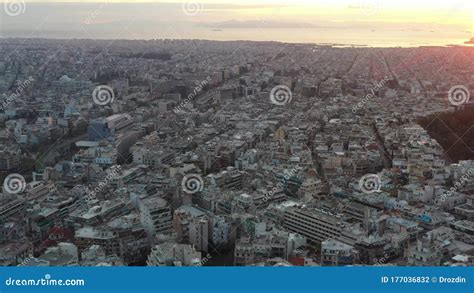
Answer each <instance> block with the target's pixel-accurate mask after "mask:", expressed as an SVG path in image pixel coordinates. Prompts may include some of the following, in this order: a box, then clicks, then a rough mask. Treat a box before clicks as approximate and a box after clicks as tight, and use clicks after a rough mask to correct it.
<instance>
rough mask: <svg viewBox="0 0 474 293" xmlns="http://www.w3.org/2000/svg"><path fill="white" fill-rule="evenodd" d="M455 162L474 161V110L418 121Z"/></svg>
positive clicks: (429, 117) (434, 116) (432, 116)
mask: <svg viewBox="0 0 474 293" xmlns="http://www.w3.org/2000/svg"><path fill="white" fill-rule="evenodd" d="M418 122H419V123H420V125H421V126H422V127H423V128H424V129H425V130H426V131H428V133H429V135H430V136H431V137H432V138H434V139H436V140H437V141H438V142H439V143H440V144H441V146H442V147H443V149H444V150H445V152H447V156H448V157H449V159H451V160H452V161H453V162H458V161H459V160H474V108H473V107H470V108H468V109H465V110H462V111H456V112H454V113H444V114H441V115H431V116H428V117H425V118H422V119H420V120H419V121H418Z"/></svg>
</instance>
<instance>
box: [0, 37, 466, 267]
mask: <svg viewBox="0 0 474 293" xmlns="http://www.w3.org/2000/svg"><path fill="white" fill-rule="evenodd" d="M0 48H1V51H2V52H4V54H2V55H1V56H0V91H1V93H3V95H2V98H1V100H0V102H1V103H0V126H1V127H0V172H1V173H0V179H1V180H2V181H1V182H3V184H2V187H3V188H2V193H1V198H0V263H1V265H2V266H348V265H351V266H472V265H473V264H474V161H473V160H474V151H473V149H474V144H473V141H472V138H470V137H472V135H473V133H472V132H471V128H472V127H473V126H474V120H473V119H472V117H474V115H473V113H474V102H473V101H472V100H471V99H470V92H471V90H472V89H474V79H473V77H474V66H472V60H474V49H473V48H471V47H466V46H446V47H435V46H431V47H430V46H426V47H417V48H369V47H355V46H337V45H314V44H295V43H293V44H290V43H279V42H248V41H222V42H218V41H204V40H170V39H160V40H148V41H140V40H115V41H107V40H74V39H71V40H52V39H51V40H48V39H34V38H30V39H17V38H16V39H15V38H11V39H0ZM440 115H443V117H462V116H463V115H464V116H466V117H470V120H469V119H468V121H467V122H466V121H464V120H463V122H459V121H461V120H459V121H458V123H464V124H463V125H461V126H462V127H463V128H462V129H463V130H467V131H461V132H459V131H458V128H451V127H449V129H448V130H449V133H452V134H453V137H454V141H452V140H450V141H447V140H446V141H442V142H441V141H438V140H441V139H438V140H436V139H434V137H436V135H437V134H436V132H437V131H439V127H440V126H437V127H435V128H433V127H430V126H431V125H447V124H448V122H444V121H445V120H444V119H441V118H439V117H441V116H440ZM466 123H467V124H466ZM449 125H450V126H451V124H449ZM446 127H447V128H448V126H446ZM438 136H439V134H438ZM453 147H454V150H456V153H453V152H452V150H453ZM458 149H463V151H457V150H458Z"/></svg>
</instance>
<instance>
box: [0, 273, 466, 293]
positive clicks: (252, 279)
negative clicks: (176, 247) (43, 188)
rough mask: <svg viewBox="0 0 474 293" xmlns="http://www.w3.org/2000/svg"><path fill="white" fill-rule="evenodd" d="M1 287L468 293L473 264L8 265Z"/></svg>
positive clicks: (21, 289)
mask: <svg viewBox="0 0 474 293" xmlns="http://www.w3.org/2000/svg"><path fill="white" fill-rule="evenodd" d="M0 277H1V282H2V283H1V285H0V292H1V293H5V292H6V293H8V292H62V291H64V292H166V293H167V292H219V293H222V292H239V293H241V292H245V293H247V292H259V293H261V292H272V293H277V292H285V293H288V292H328V293H329V292H331V293H334V292H345V293H347V292H417V293H419V292H429V293H435V292H443V293H446V292H466V293H474V285H473V283H472V281H473V280H472V279H473V278H474V268H472V267H449V268H447V267H442V268H432V267H429V268H425V267H334V268H327V267H313V268H295V267H291V268H290V267H288V268H283V267H278V268H276V267H273V268H268V267H245V268H244V267H241V268H236V267H232V268H227V267H220V268H211V267H194V268H169V267H167V268H161V267H67V268H65V267H41V268H39V267H35V268H27V267H3V268H1V269H0Z"/></svg>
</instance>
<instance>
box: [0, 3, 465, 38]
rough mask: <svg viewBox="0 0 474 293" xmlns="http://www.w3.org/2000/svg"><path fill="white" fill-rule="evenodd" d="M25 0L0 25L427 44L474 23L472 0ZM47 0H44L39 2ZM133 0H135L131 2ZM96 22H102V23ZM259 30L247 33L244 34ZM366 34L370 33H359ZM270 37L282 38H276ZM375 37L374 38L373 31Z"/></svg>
mask: <svg viewBox="0 0 474 293" xmlns="http://www.w3.org/2000/svg"><path fill="white" fill-rule="evenodd" d="M10 1H22V0H10ZM23 2H25V3H26V4H25V8H26V9H25V13H24V14H23V15H20V16H18V17H10V18H9V17H7V18H1V19H0V25H3V28H4V29H5V30H6V32H10V31H22V32H24V33H26V32H27V31H28V30H29V29H31V27H38V26H39V25H41V27H42V28H44V29H45V30H49V31H57V30H59V29H65V27H70V29H71V31H74V30H75V29H77V28H76V27H75V26H76V25H77V24H79V23H83V22H84V18H89V19H90V21H89V22H88V25H89V26H88V27H87V29H88V30H90V32H91V33H94V32H98V33H102V34H104V35H103V36H102V35H101V37H106V35H105V30H104V26H106V25H112V24H120V23H121V24H125V23H127V24H128V23H130V22H133V26H132V29H133V28H135V29H136V30H137V31H138V32H139V27H140V25H142V26H148V27H147V30H150V24H151V23H153V24H154V25H155V24H158V23H161V24H164V25H166V26H168V27H169V26H172V28H173V29H176V30H178V31H179V30H180V29H181V31H180V32H179V33H181V34H185V36H184V37H186V38H189V37H192V36H193V35H192V33H191V31H190V30H187V31H186V30H184V29H182V26H183V24H184V23H187V24H188V25H190V24H191V25H193V24H195V25H198V26H201V27H206V26H207V27H208V28H209V27H214V26H215V25H216V24H218V25H219V26H220V28H227V29H236V28H238V29H242V28H247V29H248V28H250V27H257V26H258V27H259V28H275V27H278V28H281V27H286V28H293V29H294V28H308V27H311V28H320V29H345V30H357V29H358V30H365V31H366V32H370V31H378V32H379V33H381V31H388V32H390V34H393V33H394V31H398V34H397V35H396V37H397V38H403V34H404V32H406V31H410V32H412V34H411V35H410V36H409V38H410V39H411V40H412V41H414V40H416V39H417V38H418V36H417V34H416V32H421V31H423V32H426V33H430V34H431V35H427V34H425V35H422V36H419V37H420V38H427V39H426V43H427V44H429V43H436V44H438V43H439V44H441V43H445V44H448V43H462V42H463V40H467V39H469V38H470V37H472V34H473V23H474V17H473V15H474V1H472V0H451V1H447V0H444V1H441V0H396V1H395V0H393V1H392V0H291V1H288V0H271V1H270V0H238V1H230V0H190V1H176V0H169V1H146V0H145V1H130V0H128V1H123V0H110V1H81V4H78V3H68V4H64V3H55V2H78V1H68V0H61V1H44V0H42V1H38V0H29V1H28V0H26V1H23ZM45 2H47V3H48V4H44V3H45ZM85 2H87V3H85ZM41 3H43V4H41ZM52 3H55V4H52ZM132 3H135V4H134V5H132ZM55 5H60V6H61V7H62V9H64V7H68V8H69V7H70V11H69V13H67V14H64V12H63V11H64V10H60V9H59V8H57V7H55ZM65 5H69V6H65ZM58 7H59V6H58ZM55 9H58V11H55ZM186 9H191V10H192V12H193V13H191V14H190V13H185V12H186V11H184V10H186ZM196 10H197V12H196ZM183 12H184V13H183ZM194 12H195V13H194ZM91 15H92V16H93V17H91ZM0 16H1V15H0ZM94 25H95V26H94ZM98 25H101V26H102V27H100V28H99V27H98ZM195 28H196V26H193V27H192V29H195ZM82 30H83V29H82ZM366 32H365V33H363V32H360V31H358V32H354V34H355V36H357V35H360V36H361V37H362V34H366ZM151 33H152V32H151V30H150V32H149V33H148V34H147V36H144V38H148V35H150V34H151ZM231 33H232V32H228V34H227V36H231ZM345 33H347V31H345ZM413 33H414V34H413ZM433 34H436V35H433ZM7 35H8V34H7ZM247 35H248V34H247ZM160 36H161V35H160ZM150 37H151V36H150ZM170 37H172V36H170ZM196 37H197V38H198V37H199V38H210V39H220V38H221V37H219V36H214V37H213V36H212V35H209V37H208V36H207V35H206V34H204V35H197V36H196ZM241 37H243V36H237V35H236V36H235V38H241ZM259 37H260V36H253V37H252V36H250V37H249V39H258V38H259ZM364 37H366V38H367V37H371V36H370V35H367V36H365V35H364ZM382 37H383V36H382ZM229 38H232V37H229ZM275 38H276V40H280V39H279V38H278V37H275ZM301 38H304V39H307V36H305V37H303V36H301ZM376 38H379V37H378V36H376ZM387 38H388V36H387ZM286 39H288V41H293V40H292V39H291V36H288V34H286V38H284V39H282V40H286ZM428 39H430V40H428ZM431 39H433V41H432V40H431ZM437 40H438V41H439V42H438V41H437ZM443 40H446V41H443ZM294 41H297V39H295V40H294Z"/></svg>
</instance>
